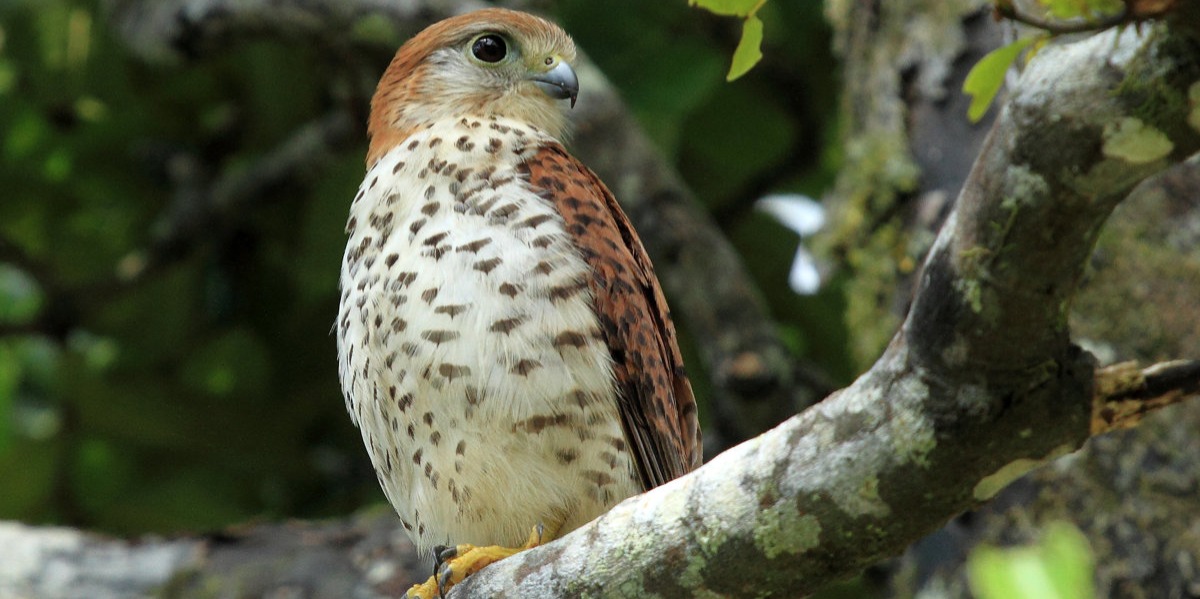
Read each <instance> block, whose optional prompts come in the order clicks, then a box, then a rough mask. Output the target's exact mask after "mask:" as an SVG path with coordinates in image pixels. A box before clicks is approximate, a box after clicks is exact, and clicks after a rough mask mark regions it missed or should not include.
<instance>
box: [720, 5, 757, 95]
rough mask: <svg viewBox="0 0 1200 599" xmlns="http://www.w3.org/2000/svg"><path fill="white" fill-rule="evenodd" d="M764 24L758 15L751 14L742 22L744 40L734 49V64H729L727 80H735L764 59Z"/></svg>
mask: <svg viewBox="0 0 1200 599" xmlns="http://www.w3.org/2000/svg"><path fill="white" fill-rule="evenodd" d="M762 39H763V24H762V21H760V20H759V18H758V17H757V16H754V15H751V16H750V17H747V18H746V22H745V23H743V24H742V40H741V41H740V42H738V45H737V49H736V50H734V51H733V64H731V65H729V74H728V75H726V76H725V80H726V81H733V80H734V79H737V78H738V77H741V76H742V75H745V74H746V73H747V72H749V71H750V69H752V68H754V65H756V64H758V61H760V60H762V50H761V48H760V47H761V46H762Z"/></svg>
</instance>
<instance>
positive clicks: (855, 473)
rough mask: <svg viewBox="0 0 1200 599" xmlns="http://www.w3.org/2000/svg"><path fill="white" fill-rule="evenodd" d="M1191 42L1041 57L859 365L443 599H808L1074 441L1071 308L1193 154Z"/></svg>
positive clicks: (1080, 356) (1058, 51) (1080, 422)
mask: <svg viewBox="0 0 1200 599" xmlns="http://www.w3.org/2000/svg"><path fill="white" fill-rule="evenodd" d="M1198 51H1200V46H1198V45H1197V41H1196V40H1195V39H1194V38H1191V37H1186V36H1182V35H1176V34H1173V33H1172V32H1171V31H1170V30H1168V29H1167V28H1166V27H1156V28H1154V29H1152V30H1147V31H1146V32H1145V33H1144V34H1138V33H1137V32H1132V31H1130V32H1124V33H1123V34H1118V33H1108V34H1104V35H1099V36H1096V37H1093V38H1091V39H1088V40H1085V41H1082V42H1078V43H1075V44H1071V45H1066V46H1061V47H1053V48H1047V49H1045V50H1043V51H1042V53H1041V54H1040V55H1039V56H1038V58H1037V59H1035V60H1034V62H1033V63H1032V64H1031V65H1030V67H1029V69H1028V70H1027V72H1026V73H1025V74H1024V75H1023V77H1022V79H1021V82H1020V85H1019V87H1018V89H1017V90H1016V91H1015V92H1014V93H1013V95H1012V97H1011V98H1010V100H1009V101H1008V102H1007V105H1006V106H1005V108H1004V111H1003V112H1002V114H1001V116H1000V118H999V119H998V121H997V123H996V125H995V127H994V129H993V131H992V133H991V135H990V137H989V140H988V142H987V143H986V144H985V147H984V150H983V153H982V155H981V156H980V157H979V159H978V161H977V162H976V165H975V167H974V169H973V171H972V174H971V177H970V179H969V180H968V182H967V185H966V187H965V189H964V192H963V194H962V195H961V196H960V198H959V203H958V205H957V208H956V211H955V213H954V214H953V215H952V216H951V218H950V219H949V221H948V222H947V223H946V225H945V226H944V227H943V229H942V231H941V233H940V235H939V238H938V240H937V242H936V243H935V245H934V248H933V250H932V251H931V253H930V256H929V259H928V260H927V262H926V264H925V266H924V270H923V273H922V275H921V284H920V288H919V290H918V293H917V297H916V300H915V303H914V307H913V310H912V311H911V313H910V315H909V317H908V319H907V320H906V322H905V324H904V326H903V327H902V329H901V332H900V333H899V334H898V335H897V337H896V338H895V339H894V340H893V342H892V343H891V345H890V346H889V348H888V350H887V352H886V353H885V355H884V356H883V357H882V358H881V359H880V360H879V361H878V362H877V363H876V364H875V366H874V367H872V369H871V370H870V371H869V372H868V373H866V374H865V375H863V376H862V377H861V378H860V379H859V380H858V381H856V382H855V383H854V385H852V386H851V387H849V388H848V389H846V390H843V391H842V392H839V393H837V394H835V395H834V396H832V397H830V398H829V399H827V400H825V401H824V402H822V403H821V404H819V405H817V406H815V407H813V408H811V409H809V410H808V411H806V412H804V413H802V414H800V415H799V416H797V417H795V418H793V419H791V420H789V421H788V422H786V423H784V424H783V425H782V426H780V427H778V428H776V429H774V430H772V431H770V432H768V433H766V434H765V435H763V436H761V437H759V438H756V439H754V440H752V441H750V442H747V443H745V444H743V445H740V446H738V447H736V448H734V449H732V450H730V451H729V452H727V453H725V454H723V455H722V456H719V457H718V458H717V459H715V460H713V461H712V462H711V463H709V464H707V465H706V466H705V467H703V468H701V469H700V470H699V471H697V472H695V473H693V474H692V475H689V476H687V477H685V478H683V479H680V480H678V481H675V482H673V483H671V484H668V485H666V486H664V487H662V488H659V489H655V490H654V491H651V492H650V493H647V494H645V495H642V496H639V497H635V498H632V499H630V500H628V501H627V502H625V503H623V504H621V505H620V506H618V507H617V508H615V509H614V510H613V511H611V512H610V513H608V514H606V515H605V516H602V517H601V518H600V519H598V520H597V521H595V522H593V523H592V524H591V525H589V526H587V527H584V528H583V529H580V530H577V531H575V532H574V533H572V534H571V535H568V536H567V537H566V538H565V539H563V541H562V542H556V543H552V544H550V545H548V546H546V547H542V548H539V549H536V550H534V551H530V552H528V553H525V554H520V555H518V556H516V557H514V558H511V559H509V560H505V561H503V562H501V563H499V564H498V565H496V566H493V567H491V568H489V569H488V570H485V571H484V572H483V573H481V574H479V575H477V576H476V577H473V578H471V579H468V581H467V582H466V583H465V584H464V586H463V587H462V588H460V589H458V590H456V592H455V596H456V597H474V596H478V597H490V596H504V595H507V596H525V595H528V594H531V593H536V594H538V595H539V596H578V595H580V594H583V595H586V594H588V593H596V594H598V595H599V594H603V595H605V596H629V597H633V596H648V595H652V594H660V595H662V596H687V595H703V594H705V593H715V594H721V595H725V594H728V595H735V596H757V595H762V594H768V593H775V594H804V593H807V592H811V591H813V590H815V589H817V588H819V587H820V585H822V584H824V583H827V582H829V581H830V580H833V579H836V578H840V577H845V576H850V575H852V574H854V573H855V572H857V571H859V570H860V569H861V568H863V567H865V566H866V565H867V564H870V563H871V562H872V561H874V560H876V559H878V558H880V557H883V556H885V555H889V554H894V553H896V552H898V551H899V550H900V549H901V548H903V547H904V546H906V545H907V544H909V543H911V542H912V541H915V540H916V539H918V538H919V537H920V536H921V535H923V534H925V533H927V532H928V531H930V530H932V529H933V528H935V527H937V526H938V525H940V524H941V523H942V522H944V521H945V520H946V519H948V518H950V517H952V516H953V515H955V514H956V513H958V512H960V511H962V510H963V509H966V508H969V507H971V506H973V505H976V504H977V503H979V502H981V501H984V500H987V499H988V498H990V497H992V496H993V495H994V494H995V493H996V492H998V491H999V490H1000V489H1002V488H1003V487H1004V486H1005V485H1006V484H1007V483H1009V482H1011V481H1012V480H1015V479H1016V478H1017V477H1019V476H1020V475H1021V474H1024V473H1025V472H1028V471H1029V470H1031V469H1032V468H1034V467H1035V466H1037V465H1038V464H1040V463H1042V462H1043V461H1044V460H1046V459H1049V458H1052V457H1056V456H1059V455H1063V454H1065V453H1068V452H1070V451H1072V450H1074V449H1075V448H1077V447H1078V446H1079V445H1080V444H1081V443H1082V442H1083V441H1084V440H1085V439H1087V438H1088V436H1089V435H1090V434H1091V415H1092V408H1093V406H1092V398H1093V388H1094V378H1093V366H1092V361H1091V359H1090V357H1089V356H1088V355H1086V354H1084V353H1083V352H1081V351H1079V350H1078V349H1076V348H1074V347H1073V346H1072V345H1071V343H1070V340H1069V338H1068V332H1067V329H1066V319H1067V313H1066V311H1067V308H1068V306H1069V304H1070V299H1071V297H1072V295H1073V293H1074V291H1075V289H1076V286H1077V282H1078V279H1079V277H1080V275H1081V274H1082V272H1083V266H1084V260H1085V259H1086V258H1087V256H1088V255H1089V252H1090V251H1091V248H1092V244H1093V242H1094V240H1095V237H1096V234H1097V232H1098V231H1099V229H1100V227H1101V226H1102V224H1103V222H1104V221H1105V219H1106V218H1107V216H1108V214H1109V213H1110V211H1111V210H1112V208H1113V207H1114V206H1115V205H1116V203H1117V202H1118V201H1119V200H1120V199H1121V198H1122V197H1124V195H1125V194H1126V193H1127V192H1128V191H1129V190H1130V189H1131V188H1132V187H1133V186H1134V185H1135V184H1136V183H1138V182H1139V181H1140V180H1142V179H1144V178H1146V177H1148V176H1150V175H1152V174H1154V173H1156V172H1158V171H1160V170H1162V169H1163V168H1165V167H1166V166H1167V165H1169V164H1171V163H1172V162H1176V161H1178V160H1180V159H1182V158H1183V157H1184V156H1186V155H1187V154H1188V153H1191V152H1194V151H1196V150H1197V149H1198V148H1200V135H1197V131H1196V130H1195V129H1194V128H1193V126H1190V125H1188V118H1189V114H1188V107H1187V104H1186V103H1181V102H1179V101H1178V100H1179V99H1180V98H1186V97H1187V95H1188V90H1189V87H1190V86H1192V85H1193V83H1194V82H1195V81H1196V80H1197V79H1200V65H1198V64H1197V63H1196V62H1194V56H1196V55H1197V52H1198ZM1147 106H1153V107H1159V108H1156V109H1155V110H1154V111H1153V112H1152V113H1151V114H1146V113H1145V112H1142V111H1145V110H1146V107H1147ZM1164 107H1165V108H1164ZM1171 107H1174V108H1171Z"/></svg>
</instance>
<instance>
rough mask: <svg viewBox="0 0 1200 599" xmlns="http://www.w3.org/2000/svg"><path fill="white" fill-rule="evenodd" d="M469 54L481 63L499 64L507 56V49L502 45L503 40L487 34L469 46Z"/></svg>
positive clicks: (492, 34)
mask: <svg viewBox="0 0 1200 599" xmlns="http://www.w3.org/2000/svg"><path fill="white" fill-rule="evenodd" d="M471 54H474V55H475V58H478V59H479V60H482V61H483V62H500V61H501V60H504V56H505V55H507V54H508V47H507V46H506V45H505V44H504V38H502V37H500V36H498V35H496V34H494V33H489V34H487V35H484V36H480V37H479V39H477V40H475V43H474V44H472V45H471Z"/></svg>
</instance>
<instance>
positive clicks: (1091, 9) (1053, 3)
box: [1040, 0, 1125, 21]
mask: <svg viewBox="0 0 1200 599" xmlns="http://www.w3.org/2000/svg"><path fill="white" fill-rule="evenodd" d="M1040 4H1041V5H1042V6H1044V7H1046V12H1048V13H1049V14H1050V16H1052V17H1054V18H1055V19H1060V20H1063V21H1067V20H1070V19H1098V18H1103V17H1108V16H1112V15H1116V14H1119V13H1120V12H1121V11H1122V10H1124V9H1125V4H1124V2H1122V0H1040Z"/></svg>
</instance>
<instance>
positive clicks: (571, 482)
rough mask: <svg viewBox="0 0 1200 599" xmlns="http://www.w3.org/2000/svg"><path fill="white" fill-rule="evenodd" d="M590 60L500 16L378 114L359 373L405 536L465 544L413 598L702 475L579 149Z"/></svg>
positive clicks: (450, 46) (693, 437)
mask: <svg viewBox="0 0 1200 599" xmlns="http://www.w3.org/2000/svg"><path fill="white" fill-rule="evenodd" d="M574 59H575V46H574V43H573V42H572V41H571V38H570V37H569V36H568V35H567V34H566V33H565V32H563V30H562V29H560V28H559V27H557V26H556V25H554V24H552V23H549V22H547V21H545V20H543V19H540V18H538V17H534V16H532V15H528V14H524V13H520V12H514V11H509V10H501V9H486V10H480V11H477V12H472V13H469V14H465V15H462V16H458V17H454V18H451V19H447V20H445V21H441V22H439V23H437V24H434V25H432V26H431V27H429V28H428V29H426V30H424V31H422V32H421V33H419V34H418V35H416V36H415V37H413V38H412V39H411V40H409V41H408V42H407V43H406V44H404V45H403V46H402V47H401V48H400V50H399V51H398V52H397V53H396V56H395V58H394V59H393V60H392V62H391V65H390V66H388V68H387V71H386V72H385V73H384V74H383V78H382V80H381V81H380V82H379V87H378V89H377V90H376V92H375V96H374V98H372V100H371V116H370V121H369V125H368V132H369V135H370V138H371V143H370V148H369V151H368V154H367V174H366V177H365V178H364V179H363V183H362V186H361V187H360V188H359V190H358V195H357V196H355V198H354V202H353V204H352V205H351V207H350V217H349V221H348V222H347V225H346V233H347V234H348V235H349V242H348V244H347V246H346V253H345V257H344V259H343V262H342V270H341V290H342V294H341V307H340V312H339V315H338V321H337V344H338V366H339V376H340V378H341V382H342V392H343V394H344V395H345V399H346V408H347V410H348V411H349V412H350V417H351V419H352V420H353V421H354V423H355V424H356V425H357V426H358V427H359V429H360V430H361V432H362V438H363V442H364V444H365V445H366V447H367V452H368V454H369V455H370V458H371V463H372V465H374V467H375V472H376V474H377V475H378V479H379V484H380V485H381V486H382V487H383V491H384V494H385V495H386V496H387V498H388V500H389V501H390V502H391V504H392V506H394V507H395V509H396V512H397V513H398V514H399V516H400V521H401V523H402V525H403V527H404V529H405V530H406V531H408V533H409V535H410V536H411V537H412V539H413V541H414V542H415V543H416V544H417V545H418V547H420V548H422V550H423V551H424V550H427V549H428V548H430V547H434V546H441V545H451V544H457V545H452V546H451V548H449V549H447V548H445V547H438V548H437V549H436V550H435V554H436V555H437V556H438V559H437V563H438V565H437V566H435V568H436V571H435V576H434V577H433V578H431V579H430V580H429V581H428V582H426V583H425V584H423V585H416V586H414V587H413V589H412V590H410V591H409V593H410V595H412V596H421V597H431V596H434V595H436V594H438V593H440V592H442V591H444V590H445V588H447V587H448V586H450V585H452V584H455V583H457V582H458V581H460V580H461V579H462V578H463V577H464V576H466V575H468V574H470V573H472V572H474V571H476V570H478V569H479V568H482V567H483V566H486V565H487V564H488V563H491V562H493V561H495V560H497V559H500V558H503V557H505V556H508V555H511V554H513V553H515V552H516V551H519V550H520V549H522V548H528V547H532V546H534V545H537V544H539V543H541V542H545V541H548V540H550V539H552V538H555V537H557V536H561V535H562V534H565V533H566V532H569V531H571V530H573V529H575V528H578V527H579V526H581V525H583V524H584V523H586V522H588V521H590V520H592V519H593V518H595V517H597V516H599V515H600V514H602V513H604V512H605V511H607V510H608V509H609V508H611V507H612V506H613V505H615V504H616V503H618V502H620V501H621V500H623V499H625V498H627V497H629V496H632V495H635V494H637V493H640V492H642V491H645V490H648V489H650V488H653V487H655V486H657V485H660V484H663V483H665V482H667V481H669V480H671V479H673V478H676V477H678V476H680V475H682V474H685V473H687V472H688V471H690V470H692V469H693V468H695V467H697V466H698V465H699V464H700V461H701V452H700V430H699V426H698V424H697V420H696V403H695V399H694V398H693V396H692V389H691V385H690V384H689V383H688V379H687V376H686V375H685V374H684V370H683V362H682V359H681V357H680V352H679V348H678V346H677V344H676V339H675V329H674V326H673V325H672V324H671V317H670V313H669V311H668V310H667V303H666V300H665V299H664V298H663V294H662V290H661V289H660V288H659V285H658V282H657V280H656V279H655V276H654V270H653V268H652V267H651V265H650V260H649V259H648V258H647V256H646V251H645V249H643V247H642V244H641V241H639V239H638V236H637V234H636V233H635V232H634V230H633V227H632V226H631V225H630V223H629V220H628V218H626V216H625V214H624V213H622V212H621V209H620V207H618V205H617V202H616V200H615V199H614V198H613V195H612V193H610V192H609V190H608V188H606V187H605V186H604V184H603V183H602V182H601V181H600V179H599V178H597V176H596V175H595V173H593V172H592V171H591V170H589V169H588V168H587V167H586V166H584V165H583V164H582V163H580V162H579V161H578V160H576V159H575V158H574V157H572V156H571V155H570V154H569V153H567V151H566V150H565V149H564V148H563V145H562V142H561V140H562V139H563V136H564V133H565V131H566V129H567V122H566V116H565V108H566V104H567V103H566V102H565V100H570V105H571V106H573V105H574V103H575V98H576V94H577V93H578V87H579V86H578V80H577V78H576V75H575V71H574V70H573V69H572V67H571V62H572V61H573V60H574ZM531 528H533V529H534V533H533V534H532V535H531V534H529V531H530V529H531ZM527 537H528V540H526V539H527Z"/></svg>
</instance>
